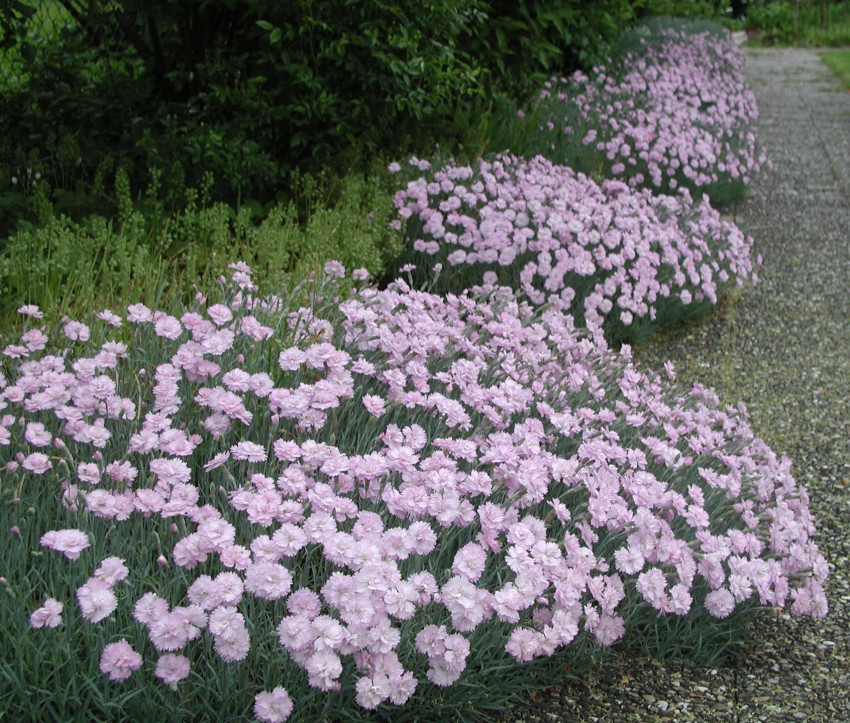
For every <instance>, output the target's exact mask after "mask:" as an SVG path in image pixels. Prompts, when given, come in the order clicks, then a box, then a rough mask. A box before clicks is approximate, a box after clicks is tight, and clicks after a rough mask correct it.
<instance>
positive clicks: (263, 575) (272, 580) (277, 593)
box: [245, 562, 292, 600]
mask: <svg viewBox="0 0 850 723" xmlns="http://www.w3.org/2000/svg"><path fill="white" fill-rule="evenodd" d="M291 587H292V575H290V574H289V570H287V569H286V568H285V567H284V566H283V565H278V564H277V563H273V562H257V563H253V564H251V565H249V566H248V569H247V570H246V571H245V589H246V590H247V591H248V592H250V593H251V594H253V595H256V596H257V597H261V598H264V599H266V600H278V599H280V598H282V597H286V595H287V593H288V592H289V589H290V588H291Z"/></svg>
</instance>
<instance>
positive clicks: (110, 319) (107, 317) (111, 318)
mask: <svg viewBox="0 0 850 723" xmlns="http://www.w3.org/2000/svg"><path fill="white" fill-rule="evenodd" d="M97 318H98V319H100V320H101V321H104V322H106V323H107V324H110V325H111V326H115V327H118V326H121V324H122V321H121V317H120V316H118V314H116V313H114V312H112V311H110V310H109V309H104V310H103V311H99V312H98V313H97Z"/></svg>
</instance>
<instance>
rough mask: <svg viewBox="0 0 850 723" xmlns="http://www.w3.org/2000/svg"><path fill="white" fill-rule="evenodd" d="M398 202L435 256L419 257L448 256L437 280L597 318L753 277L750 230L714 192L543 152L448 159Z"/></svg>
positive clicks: (626, 320) (685, 301)
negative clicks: (705, 194) (601, 175)
mask: <svg viewBox="0 0 850 723" xmlns="http://www.w3.org/2000/svg"><path fill="white" fill-rule="evenodd" d="M395 204H396V207H397V208H398V213H399V216H400V217H401V219H403V220H405V221H406V222H407V234H408V237H409V238H408V243H409V244H410V245H411V248H412V250H413V251H414V252H417V253H418V254H420V255H421V256H424V257H425V258H426V259H428V262H427V263H420V266H423V267H426V268H431V267H432V266H433V265H434V259H433V258H432V257H436V259H437V260H439V262H440V263H442V264H443V270H442V272H441V274H440V277H439V279H438V289H440V288H446V289H448V290H456V289H459V288H464V287H468V286H472V285H474V284H481V283H482V282H483V283H488V284H497V283H499V284H505V285H509V286H512V287H514V288H519V289H521V290H522V291H524V292H525V294H526V295H527V297H528V298H529V299H530V300H531V301H532V302H533V303H536V304H541V303H544V302H551V301H554V300H557V301H558V302H559V303H560V304H561V305H563V306H570V305H572V306H573V307H578V308H577V309H576V311H577V313H578V314H579V315H580V317H581V318H582V319H583V321H584V323H585V324H587V325H588V326H589V327H598V326H601V325H603V324H604V323H605V322H606V321H607V320H608V319H613V320H614V321H615V322H617V323H619V324H620V325H622V326H623V327H628V326H629V325H631V324H632V323H633V322H634V321H635V320H636V319H642V318H648V319H651V320H653V321H654V320H656V318H657V316H658V312H659V308H661V307H663V306H664V305H665V304H666V305H667V306H670V302H671V301H672V302H676V303H679V304H681V306H683V307H685V306H688V305H689V304H692V303H700V302H703V301H708V302H710V303H712V304H714V303H716V302H717V299H718V295H719V294H720V293H721V292H722V290H723V289H724V288H725V287H727V286H728V285H731V284H738V285H741V284H742V283H744V281H746V280H753V281H755V280H756V274H755V271H754V262H753V259H752V257H751V250H752V239H751V238H749V237H748V236H745V235H744V234H743V233H742V232H741V230H740V229H739V228H738V227H737V226H735V225H734V224H732V223H730V222H728V221H724V220H722V219H721V218H720V216H719V214H718V213H717V211H715V210H714V209H713V208H712V207H711V206H710V205H709V203H708V201H707V200H706V199H703V200H702V201H701V202H699V203H694V202H693V201H692V200H691V198H690V195H689V194H688V193H687V191H686V190H685V191H683V192H681V193H678V194H676V195H675V196H656V195H653V194H652V193H651V192H649V191H648V190H640V191H637V190H632V189H630V188H629V187H628V186H626V185H625V184H624V183H622V182H620V181H615V180H607V181H603V182H602V183H601V184H598V183H596V182H595V181H593V180H592V179H590V178H588V177H587V176H585V175H583V174H580V173H575V172H574V171H573V170H572V169H570V168H568V167H566V166H558V165H554V164H553V163H551V162H550V161H548V160H546V159H545V158H543V157H541V156H537V157H535V158H533V159H531V160H523V159H519V158H516V157H513V156H504V155H503V156H499V157H497V158H496V159H495V160H493V161H492V162H488V161H484V160H479V161H478V162H477V163H476V164H475V165H474V166H465V165H459V164H456V163H453V162H450V163H447V164H446V165H445V166H444V167H442V168H440V169H438V170H434V171H431V172H430V173H429V174H427V175H423V176H421V177H419V178H417V179H415V180H412V181H410V182H409V183H408V184H407V186H406V187H405V188H403V189H401V190H400V191H398V192H397V193H396V196H395ZM413 258H414V259H415V260H418V259H417V257H416V256H415V255H414V256H413ZM440 282H442V285H441V286H439V284H440ZM576 297H577V298H576ZM609 325H610V323H609Z"/></svg>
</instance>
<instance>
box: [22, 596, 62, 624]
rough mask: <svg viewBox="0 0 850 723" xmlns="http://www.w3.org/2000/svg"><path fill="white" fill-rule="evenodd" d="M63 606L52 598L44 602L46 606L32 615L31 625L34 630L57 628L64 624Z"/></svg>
mask: <svg viewBox="0 0 850 723" xmlns="http://www.w3.org/2000/svg"><path fill="white" fill-rule="evenodd" d="M62 608H63V605H62V603H61V602H59V601H58V600H54V599H53V598H52V597H49V598H47V600H45V601H44V605H43V606H42V607H40V608H39V609H38V610H36V611H35V612H33V614H32V615H30V625H32V627H34V628H55V627H58V626H59V625H61V624H62Z"/></svg>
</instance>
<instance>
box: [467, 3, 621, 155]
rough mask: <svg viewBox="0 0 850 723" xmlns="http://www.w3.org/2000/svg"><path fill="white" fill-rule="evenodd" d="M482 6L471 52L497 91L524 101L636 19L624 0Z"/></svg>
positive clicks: (601, 51) (605, 49) (596, 56)
mask: <svg viewBox="0 0 850 723" xmlns="http://www.w3.org/2000/svg"><path fill="white" fill-rule="evenodd" d="M481 6H482V12H483V13H484V14H485V15H486V22H483V23H478V24H476V25H474V26H472V27H471V37H470V38H469V48H470V51H471V53H472V55H473V57H475V59H476V61H477V62H478V63H479V64H481V66H483V67H484V68H486V69H487V71H488V72H489V76H490V80H491V82H492V84H493V86H494V87H495V89H497V90H500V91H503V92H506V93H507V95H508V96H509V97H511V98H514V99H518V100H523V101H524V100H527V99H528V98H529V97H530V96H531V94H532V93H534V92H535V91H536V89H537V88H539V87H540V85H541V84H542V83H543V81H544V80H546V78H548V77H550V76H551V75H552V74H553V73H566V72H569V71H571V70H575V69H576V68H580V67H588V66H590V65H592V64H594V63H596V62H599V61H600V60H602V58H604V57H605V56H606V55H607V54H608V53H609V52H610V49H611V46H612V45H613V44H614V43H616V41H617V38H618V37H619V36H620V34H621V33H622V32H623V30H624V29H625V28H627V27H629V26H630V25H631V23H632V22H633V21H634V7H633V4H632V3H631V2H628V1H627V0H601V1H600V2H594V3H583V2H575V1H572V2H564V1H563V0H531V1H530V2H522V3H516V2H505V1H504V0H488V2H484V3H482V4H481ZM500 150H501V149H500Z"/></svg>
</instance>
